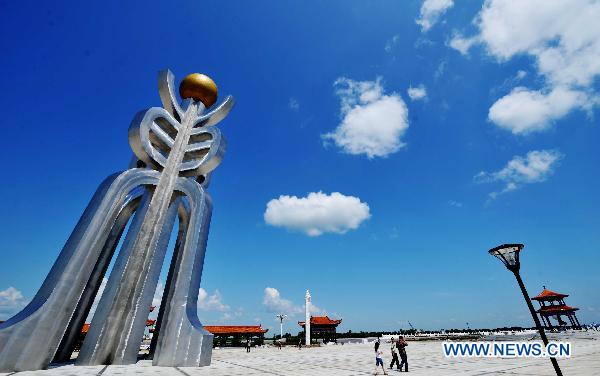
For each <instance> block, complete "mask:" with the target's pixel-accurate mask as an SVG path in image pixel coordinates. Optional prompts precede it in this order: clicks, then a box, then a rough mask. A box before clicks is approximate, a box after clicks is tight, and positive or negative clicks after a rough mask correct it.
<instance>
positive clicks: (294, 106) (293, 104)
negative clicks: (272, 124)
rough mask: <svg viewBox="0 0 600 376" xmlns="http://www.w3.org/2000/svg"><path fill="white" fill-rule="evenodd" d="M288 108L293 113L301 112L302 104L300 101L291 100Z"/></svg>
mask: <svg viewBox="0 0 600 376" xmlns="http://www.w3.org/2000/svg"><path fill="white" fill-rule="evenodd" d="M288 106H289V108H290V110H292V111H296V112H297V111H298V110H300V102H298V100H297V99H296V98H290V101H289V102H288Z"/></svg>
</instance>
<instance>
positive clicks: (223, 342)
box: [204, 325, 269, 347]
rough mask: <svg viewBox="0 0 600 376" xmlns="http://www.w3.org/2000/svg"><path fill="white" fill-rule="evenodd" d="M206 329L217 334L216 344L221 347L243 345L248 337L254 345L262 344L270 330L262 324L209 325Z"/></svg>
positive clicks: (214, 341)
mask: <svg viewBox="0 0 600 376" xmlns="http://www.w3.org/2000/svg"><path fill="white" fill-rule="evenodd" d="M204 329H206V330H208V331H209V332H211V333H212V334H213V335H214V336H215V338H214V340H213V343H214V345H215V346H221V347H224V346H243V345H244V344H245V343H246V341H247V340H248V339H249V340H250V341H251V343H252V344H254V345H262V344H263V343H264V340H265V333H266V332H268V331H269V329H263V328H262V327H261V326H260V325H213V326H211V325H207V326H204Z"/></svg>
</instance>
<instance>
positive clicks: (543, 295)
mask: <svg viewBox="0 0 600 376" xmlns="http://www.w3.org/2000/svg"><path fill="white" fill-rule="evenodd" d="M567 296H569V295H566V294H560V293H558V292H554V291H550V290H547V289H544V291H542V292H540V293H539V294H538V295H537V296H534V297H533V298H531V299H533V300H556V299H561V298H566V297H567Z"/></svg>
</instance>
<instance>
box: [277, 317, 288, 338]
mask: <svg viewBox="0 0 600 376" xmlns="http://www.w3.org/2000/svg"><path fill="white" fill-rule="evenodd" d="M275 317H277V318H278V319H279V332H280V333H281V336H280V337H279V338H280V339H283V320H284V319H285V318H286V317H287V315H284V314H283V313H280V314H278V315H275Z"/></svg>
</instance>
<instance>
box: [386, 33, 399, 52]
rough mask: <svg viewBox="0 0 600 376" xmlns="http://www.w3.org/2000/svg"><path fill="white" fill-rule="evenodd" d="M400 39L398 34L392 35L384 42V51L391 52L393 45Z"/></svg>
mask: <svg viewBox="0 0 600 376" xmlns="http://www.w3.org/2000/svg"><path fill="white" fill-rule="evenodd" d="M399 41H400V35H394V36H393V37H392V38H391V39H389V40H388V41H387V42H386V43H385V47H384V48H385V52H392V49H393V48H394V46H395V45H396V44H397V43H398V42H399Z"/></svg>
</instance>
